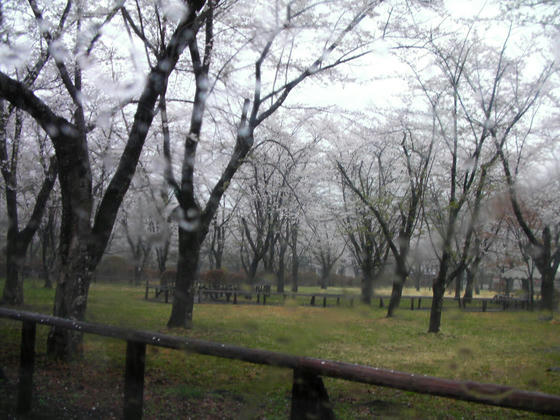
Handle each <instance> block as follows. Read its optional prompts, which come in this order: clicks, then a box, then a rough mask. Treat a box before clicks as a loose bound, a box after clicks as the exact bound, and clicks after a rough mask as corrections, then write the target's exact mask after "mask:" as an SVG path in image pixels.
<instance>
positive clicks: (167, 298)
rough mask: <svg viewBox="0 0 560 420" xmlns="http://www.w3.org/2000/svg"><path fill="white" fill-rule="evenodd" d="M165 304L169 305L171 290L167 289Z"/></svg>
mask: <svg viewBox="0 0 560 420" xmlns="http://www.w3.org/2000/svg"><path fill="white" fill-rule="evenodd" d="M165 303H169V289H168V288H167V287H166V288H165Z"/></svg>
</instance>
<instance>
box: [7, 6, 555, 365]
mask: <svg viewBox="0 0 560 420" xmlns="http://www.w3.org/2000/svg"><path fill="white" fill-rule="evenodd" d="M452 3H453V2H437V1H436V2H422V1H411V0H394V1H385V2H383V1H367V0H361V1H345V0H344V1H337V2H330V1H318V2H311V1H289V0H285V1H284V0H278V1H245V0H202V1H194V0H119V1H115V0H101V1H98V2H95V3H94V4H90V3H88V2H84V1H79V0H78V1H73V0H55V1H48V2H47V1H39V0H27V1H16V0H13V1H12V0H9V1H4V2H2V3H0V42H1V44H0V169H1V171H2V178H3V183H4V184H3V186H4V188H3V189H2V192H1V193H0V195H1V198H2V200H1V205H0V206H1V207H0V209H1V211H0V221H1V222H2V223H1V224H0V227H1V229H0V231H1V233H2V234H3V235H4V236H5V238H6V241H5V246H4V247H3V249H4V251H3V260H4V261H3V266H4V267H5V270H6V272H5V277H6V281H5V282H4V290H3V292H2V301H3V302H4V303H6V304H11V305H20V304H22V303H23V302H24V293H23V281H24V275H25V273H24V272H23V271H24V268H25V267H26V266H27V265H29V261H31V260H33V259H34V258H35V259H36V260H40V261H41V269H40V270H38V271H39V273H37V275H41V276H42V277H43V278H44V279H45V286H46V287H49V286H50V285H54V286H55V287H56V294H55V301H54V304H53V308H54V310H53V313H54V315H57V316H61V317H66V318H71V319H76V320H83V319H85V317H86V315H87V302H88V292H89V288H90V285H91V282H92V281H94V279H95V273H96V270H97V268H98V267H99V264H100V263H101V262H102V260H103V259H104V258H107V257H108V256H109V255H113V254H120V255H126V256H128V258H129V260H130V261H131V266H133V279H134V283H135V284H139V283H141V282H143V281H144V279H145V278H146V277H147V276H149V275H150V274H149V273H152V272H153V273H156V274H155V275H156V276H163V275H164V273H166V276H168V275H169V273H170V272H172V273H174V274H173V275H174V276H175V287H176V289H175V294H174V298H173V304H172V307H171V312H170V317H169V320H168V323H167V325H168V326H169V327H185V328H190V327H191V326H192V324H193V321H194V322H196V317H195V315H194V300H195V291H196V289H195V287H196V283H197V282H198V281H199V278H200V272H201V270H202V269H213V270H223V271H228V270H229V271H231V272H236V273H239V274H240V275H241V276H243V277H244V279H245V281H246V283H248V284H250V285H251V286H253V285H255V284H259V283H262V282H268V283H270V284H271V285H272V286H273V287H275V289H276V290H277V291H279V292H283V291H284V290H285V289H287V288H290V289H291V290H292V291H297V290H298V287H299V286H300V283H301V282H302V281H304V278H307V277H309V272H315V273H316V280H314V281H315V282H316V283H315V285H318V286H320V287H322V288H325V289H326V288H328V287H329V285H330V281H331V279H332V278H334V277H335V276H336V275H340V277H341V278H347V277H356V278H357V279H358V280H357V283H356V285H359V286H360V290H361V300H362V302H363V303H365V304H370V303H371V301H372V298H373V296H374V293H375V290H376V288H379V287H381V286H382V285H383V286H384V285H386V284H387V281H389V282H390V286H391V290H392V291H391V299H390V302H389V306H388V311H387V316H389V317H390V316H394V314H395V311H396V309H397V307H398V305H399V301H400V298H401V296H402V292H403V287H404V286H410V287H412V286H417V287H420V280H417V281H414V280H413V278H416V279H420V278H423V279H428V282H429V283H428V284H427V286H428V287H430V288H431V289H432V293H433V299H432V307H431V312H430V322H429V325H428V331H429V332H438V331H440V329H441V325H442V307H443V297H444V293H445V291H446V290H448V289H450V288H452V287H455V290H456V296H457V297H458V298H460V293H461V290H462V284H463V280H464V279H465V285H464V286H465V292H464V293H465V294H464V296H463V297H464V298H465V299H472V297H473V292H474V293H476V292H477V291H478V290H480V288H481V287H482V278H483V277H484V275H487V276H488V275H489V276H492V275H496V276H499V273H500V272H501V273H503V272H504V271H505V270H507V269H513V268H515V267H517V268H520V269H521V270H526V272H527V280H526V281H524V282H523V289H524V290H525V293H526V294H527V296H528V297H529V298H530V300H531V302H533V300H534V295H535V294H538V295H539V296H540V298H539V299H538V301H539V304H540V305H541V307H542V308H544V309H547V310H554V309H555V307H556V305H557V303H558V302H557V299H556V292H555V285H554V281H555V278H556V275H557V271H558V267H559V266H560V215H559V213H558V211H557V209H558V205H559V198H560V190H559V186H560V184H559V179H560V178H559V176H558V175H559V171H558V168H559V167H560V166H559V165H560V161H559V160H558V156H560V155H559V150H558V146H559V144H560V143H559V135H560V124H559V121H560V118H559V117H560V114H559V112H558V110H559V105H560V99H559V97H558V93H559V87H560V84H559V79H558V76H559V73H558V59H559V58H560V54H559V50H558V45H560V44H559V43H560V21H559V20H558V19H559V15H560V6H558V5H552V6H551V5H550V4H549V3H548V2H531V4H529V2H524V1H520V2H516V4H515V5H511V4H510V2H505V1H504V2H501V1H499V0H494V1H491V2H486V3H484V5H482V4H481V5H480V9H476V10H475V9H473V10H471V9H469V10H467V9H460V10H459V9H457V6H456V5H453V4H452ZM533 3H534V4H533ZM471 7H475V6H474V5H472V6H471ZM39 249H40V250H41V252H40V255H41V257H40V258H39V257H37V255H38V254H37V252H38V251H37V250H39ZM34 255H35V256H34ZM31 265H32V264H31ZM535 269H536V270H535ZM350 272H352V273H351V274H352V275H351V276H349V274H350ZM537 277H539V278H540V280H539V281H540V288H535V287H534V282H535V279H536V278H537ZM81 345H82V337H81V334H79V333H77V332H68V331H63V330H57V329H52V330H51V332H50V334H49V339H48V352H49V353H51V354H52V355H54V356H56V357H59V358H66V359H67V358H72V357H74V356H76V355H79V354H80V352H81Z"/></svg>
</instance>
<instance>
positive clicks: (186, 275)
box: [167, 228, 201, 328]
mask: <svg viewBox="0 0 560 420" xmlns="http://www.w3.org/2000/svg"><path fill="white" fill-rule="evenodd" d="M200 248H201V243H200V239H199V232H198V230H194V231H186V230H183V229H181V228H179V260H178V261H177V277H176V279H175V295H174V296H173V306H172V309H171V317H170V318H169V321H168V322H167V326H168V327H183V328H192V322H193V309H194V295H195V290H194V289H195V283H196V279H197V276H198V261H199V258H200Z"/></svg>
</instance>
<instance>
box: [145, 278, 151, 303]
mask: <svg viewBox="0 0 560 420" xmlns="http://www.w3.org/2000/svg"><path fill="white" fill-rule="evenodd" d="M149 290H150V287H149V286H148V283H147V282H146V294H145V295H144V299H146V300H148V291H149Z"/></svg>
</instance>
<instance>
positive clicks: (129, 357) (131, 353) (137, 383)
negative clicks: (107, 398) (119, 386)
mask: <svg viewBox="0 0 560 420" xmlns="http://www.w3.org/2000/svg"><path fill="white" fill-rule="evenodd" d="M145 364H146V344H144V343H137V342H134V341H127V342H126V367H125V373H124V416H123V417H124V418H125V419H127V420H128V419H140V418H142V405H143V400H144V366H145Z"/></svg>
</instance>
